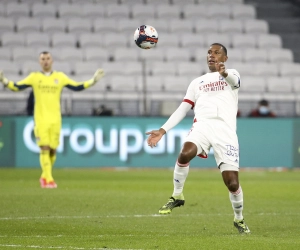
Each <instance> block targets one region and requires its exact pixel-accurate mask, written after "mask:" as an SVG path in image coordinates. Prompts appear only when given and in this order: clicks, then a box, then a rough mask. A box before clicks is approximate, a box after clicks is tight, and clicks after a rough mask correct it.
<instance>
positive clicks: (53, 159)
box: [50, 154, 56, 167]
mask: <svg viewBox="0 0 300 250" xmlns="http://www.w3.org/2000/svg"><path fill="white" fill-rule="evenodd" d="M50 161H51V165H52V167H53V166H54V163H55V161H56V154H53V155H51V154H50Z"/></svg>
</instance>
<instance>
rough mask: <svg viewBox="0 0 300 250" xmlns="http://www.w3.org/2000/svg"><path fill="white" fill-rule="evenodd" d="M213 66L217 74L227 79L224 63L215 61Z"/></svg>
mask: <svg viewBox="0 0 300 250" xmlns="http://www.w3.org/2000/svg"><path fill="white" fill-rule="evenodd" d="M215 66H216V69H217V71H218V72H219V74H220V75H221V76H223V77H227V76H228V74H227V72H226V68H225V63H224V62H218V60H216V62H215Z"/></svg>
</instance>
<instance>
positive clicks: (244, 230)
mask: <svg viewBox="0 0 300 250" xmlns="http://www.w3.org/2000/svg"><path fill="white" fill-rule="evenodd" d="M233 225H234V226H235V227H236V228H237V230H239V232H240V233H241V234H249V233H250V229H249V228H248V226H247V225H246V223H245V220H244V219H242V220H236V219H234V221H233Z"/></svg>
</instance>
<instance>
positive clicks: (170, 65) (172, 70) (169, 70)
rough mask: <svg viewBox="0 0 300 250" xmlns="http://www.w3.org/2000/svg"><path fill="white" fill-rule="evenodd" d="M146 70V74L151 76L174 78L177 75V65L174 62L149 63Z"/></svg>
mask: <svg viewBox="0 0 300 250" xmlns="http://www.w3.org/2000/svg"><path fill="white" fill-rule="evenodd" d="M146 70H147V72H148V74H150V75H153V76H167V75H172V76H175V75H176V73H177V65H176V63H175V62H151V64H150V65H149V66H148V67H147V69H146Z"/></svg>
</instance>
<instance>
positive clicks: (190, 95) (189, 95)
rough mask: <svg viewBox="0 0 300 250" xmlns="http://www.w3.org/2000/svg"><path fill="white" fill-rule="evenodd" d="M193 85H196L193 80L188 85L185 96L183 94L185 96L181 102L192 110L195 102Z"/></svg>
mask: <svg viewBox="0 0 300 250" xmlns="http://www.w3.org/2000/svg"><path fill="white" fill-rule="evenodd" d="M195 84H196V81H195V80H193V81H192V82H191V83H190V85H189V87H188V89H187V91H186V94H185V96H184V98H183V101H182V102H186V103H189V104H190V105H191V106H192V107H191V108H192V109H193V108H194V106H195V100H196V99H195Z"/></svg>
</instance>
